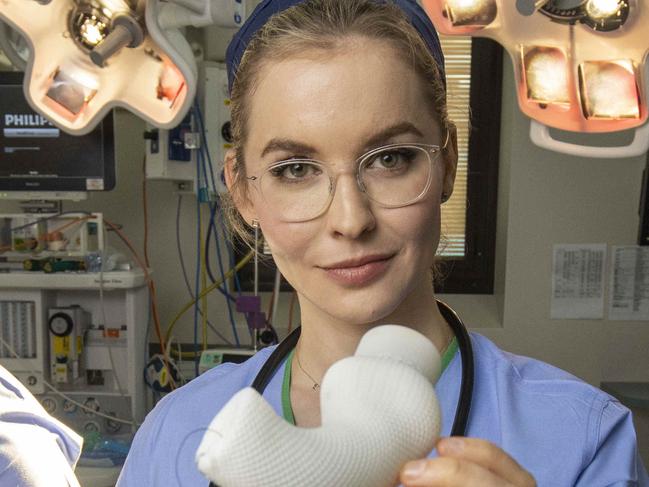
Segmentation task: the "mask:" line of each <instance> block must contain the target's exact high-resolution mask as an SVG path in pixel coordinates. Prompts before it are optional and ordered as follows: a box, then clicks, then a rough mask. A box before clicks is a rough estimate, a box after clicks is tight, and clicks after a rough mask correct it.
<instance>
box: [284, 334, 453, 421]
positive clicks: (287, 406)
mask: <svg viewBox="0 0 649 487" xmlns="http://www.w3.org/2000/svg"><path fill="white" fill-rule="evenodd" d="M457 349H458V344H457V339H456V338H455V337H453V340H451V343H449V344H448V347H446V350H445V351H444V355H443V356H442V371H441V372H440V375H441V374H442V373H443V372H444V371H445V370H446V367H448V364H450V363H451V360H453V357H454V356H455V354H456V352H457ZM294 354H295V349H293V350H291V353H289V354H288V357H286V365H284V380H283V382H282V414H283V416H284V419H285V420H286V421H288V422H289V423H291V424H293V425H294V424H295V416H294V415H293V408H292V407H291V364H292V363H293V355H294Z"/></svg>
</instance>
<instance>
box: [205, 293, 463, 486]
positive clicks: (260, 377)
mask: <svg viewBox="0 0 649 487" xmlns="http://www.w3.org/2000/svg"><path fill="white" fill-rule="evenodd" d="M437 306H438V308H439V311H440V313H441V314H442V316H443V317H444V319H445V320H446V322H447V323H448V324H449V326H450V327H451V329H452V330H453V334H454V335H455V338H456V339H457V345H458V349H459V350H460V358H461V359H462V381H461V383H460V397H459V399H458V402H457V407H456V409H455V419H453V427H452V428H451V436H465V434H466V427H467V422H468V420H469V412H470V410H471V401H472V399H473V376H474V364H473V347H471V338H469V333H468V332H467V330H466V327H465V326H464V323H463V322H462V320H461V319H460V317H459V316H458V315H457V313H456V312H455V311H453V309H452V308H451V307H450V306H449V305H447V304H446V303H443V302H442V301H439V300H438V301H437ZM300 331H301V330H300V328H299V327H298V328H296V329H295V330H293V331H292V332H291V333H290V334H289V335H288V336H287V337H286V338H285V339H284V340H282V342H281V343H280V344H279V345H277V348H275V350H273V353H271V354H270V357H268V359H267V360H266V362H265V363H264V365H263V366H262V367H261V369H260V370H259V372H258V373H257V376H256V377H255V380H254V381H253V382H252V386H251V387H253V388H254V389H255V390H256V391H257V392H258V393H259V394H262V395H263V393H264V390H265V389H266V386H267V385H268V383H269V382H270V380H271V379H272V378H273V376H274V375H275V372H277V370H278V369H279V367H280V366H281V365H282V363H283V362H284V361H285V360H286V357H288V354H289V353H291V350H293V349H294V348H295V346H296V345H297V341H298V339H299V338H300ZM214 486H215V484H213V483H210V487H214Z"/></svg>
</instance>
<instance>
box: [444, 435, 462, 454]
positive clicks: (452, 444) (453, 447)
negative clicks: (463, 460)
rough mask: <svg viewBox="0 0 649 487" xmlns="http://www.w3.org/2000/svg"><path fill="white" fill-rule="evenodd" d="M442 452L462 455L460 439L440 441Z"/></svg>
mask: <svg viewBox="0 0 649 487" xmlns="http://www.w3.org/2000/svg"><path fill="white" fill-rule="evenodd" d="M442 450H443V451H444V452H445V453H462V450H464V441H462V440H461V439H460V438H446V439H444V441H442Z"/></svg>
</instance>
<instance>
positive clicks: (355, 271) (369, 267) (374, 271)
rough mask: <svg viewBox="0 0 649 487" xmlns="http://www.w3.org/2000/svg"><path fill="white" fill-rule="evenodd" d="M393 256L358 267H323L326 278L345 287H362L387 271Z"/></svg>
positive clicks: (377, 259)
mask: <svg viewBox="0 0 649 487" xmlns="http://www.w3.org/2000/svg"><path fill="white" fill-rule="evenodd" d="M392 257H393V256H389V257H380V258H376V259H373V260H369V261H365V262H364V263H362V264H360V265H351V263H350V264H337V265H336V266H333V267H323V268H322V270H323V271H325V273H326V274H327V276H328V277H329V278H331V279H333V280H334V281H336V282H338V283H339V284H342V285H345V286H362V285H364V284H368V283H370V282H371V281H374V280H375V279H377V278H379V277H380V276H381V275H383V274H384V273H385V271H386V270H387V268H388V266H389V264H390V261H391V260H392Z"/></svg>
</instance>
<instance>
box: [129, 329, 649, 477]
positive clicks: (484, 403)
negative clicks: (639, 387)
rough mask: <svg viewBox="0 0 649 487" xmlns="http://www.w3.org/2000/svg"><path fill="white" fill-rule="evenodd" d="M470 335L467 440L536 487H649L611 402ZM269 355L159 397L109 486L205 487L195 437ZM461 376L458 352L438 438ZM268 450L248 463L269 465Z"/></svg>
mask: <svg viewBox="0 0 649 487" xmlns="http://www.w3.org/2000/svg"><path fill="white" fill-rule="evenodd" d="M471 341H472V343H473V353H474V360H475V386H474V391H473V401H472V404H471V414H470V416H469V422H468V428H467V434H466V435H467V436H471V437H477V438H484V439H486V440H489V441H491V442H493V443H495V444H496V445H498V446H500V447H501V448H502V449H504V450H505V451H506V452H507V453H509V454H510V455H511V456H512V457H513V458H514V459H515V460H516V461H517V462H518V463H519V464H521V465H522V466H523V467H524V468H525V469H527V470H529V471H530V472H531V473H532V475H533V476H534V478H535V479H536V482H537V485H538V486H539V487H545V486H548V487H563V486H566V487H567V486H581V487H604V486H606V487H613V486H615V487H618V486H619V487H622V486H625V487H626V486H639V487H649V477H648V476H647V472H646V470H645V468H644V466H643V464H642V461H641V460H640V458H639V456H638V451H637V442H636V436H635V430H634V427H633V423H632V419H631V413H630V411H629V410H628V409H627V408H625V407H624V406H622V405H621V404H620V403H619V402H618V401H617V400H616V399H615V398H613V397H611V396H609V395H608V394H606V393H604V392H602V391H600V390H599V389H596V388H595V387H592V386H590V385H588V384H586V383H585V382H583V381H581V380H579V379H577V378H576V377H574V376H572V375H570V374H568V373H567V372H564V371H562V370H560V369H557V368H556V367H552V366H551V365H548V364H545V363H543V362H540V361H538V360H533V359H530V358H527V357H521V356H517V355H513V354H511V353H507V352H504V351H502V350H500V349H499V348H498V347H496V345H495V344H494V343H492V342H491V341H489V340H488V339H487V338H485V337H483V336H481V335H479V334H476V333H471ZM271 352H272V349H264V350H262V351H260V352H259V353H257V354H256V355H255V356H254V357H252V358H251V359H249V360H248V361H247V362H245V363H243V364H240V365H234V364H224V365H221V366H219V367H217V368H215V369H212V370H211V371H209V372H207V373H205V374H203V375H202V376H200V377H198V378H197V379H194V380H193V381H192V382H190V383H189V384H187V385H186V386H184V387H181V388H180V389H178V390H177V391H175V392H173V393H171V394H169V395H167V396H166V397H165V398H164V399H163V400H161V401H160V402H159V403H158V405H157V406H156V407H155V408H154V410H153V411H152V412H151V413H150V414H149V415H148V416H147V418H146V420H145V422H144V424H143V425H142V426H141V427H140V429H139V430H138V432H137V435H136V437H135V440H134V443H133V446H132V447H131V452H130V454H129V456H128V458H127V460H126V463H125V465H124V469H123V470H122V473H121V476H120V478H119V481H118V482H117V487H144V486H170V487H171V486H174V487H184V486H188V487H189V486H191V487H199V486H207V485H208V484H209V481H208V480H207V479H206V478H205V477H203V475H202V474H201V473H200V472H199V471H198V469H197V468H196V464H195V462H194V455H195V452H196V449H197V448H198V445H199V443H200V441H201V439H202V437H203V434H204V432H205V430H206V428H207V427H208V425H209V424H210V422H211V421H212V419H213V417H214V416H215V415H216V414H217V413H218V411H219V410H220V409H221V408H222V407H223V405H225V403H226V402H227V401H228V400H229V399H230V397H232V396H233V395H234V394H235V393H236V392H237V391H239V390H240V389H241V388H243V387H246V386H249V385H250V384H251V383H252V381H253V380H254V378H255V376H256V375H257V372H258V371H259V369H260V368H261V367H262V365H263V364H264V362H265V361H266V359H267V358H268V356H269V355H270V353H271ZM461 374H462V366H461V361H460V354H459V353H457V354H456V355H455V357H454V358H453V360H452V361H451V363H450V364H449V365H448V367H447V368H446V370H445V371H444V372H443V374H442V376H441V377H440V379H439V381H438V382H437V384H436V386H435V391H436V393H437V396H438V399H439V402H440V406H441V410H442V435H443V436H447V435H449V433H450V431H451V426H452V422H453V418H454V416H455V409H456V406H457V400H458V397H459V388H460V382H461ZM283 375H284V365H282V367H281V368H280V369H278V371H277V372H276V373H275V375H274V377H273V378H272V380H271V382H270V383H269V385H268V387H267V388H266V390H265V392H264V397H265V398H266V400H267V401H268V402H269V403H270V404H271V405H272V407H273V408H274V409H275V411H276V412H277V414H278V415H282V405H281V389H282V379H283ZM268 453H269V455H268V457H267V458H259V459H257V460H256V461H259V462H265V461H267V462H270V463H272V461H273V456H272V452H268ZM430 456H435V452H434V451H433V452H431V455H430Z"/></svg>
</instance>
